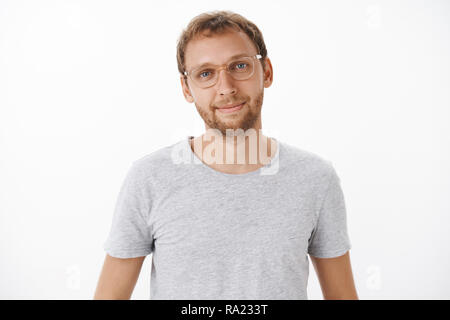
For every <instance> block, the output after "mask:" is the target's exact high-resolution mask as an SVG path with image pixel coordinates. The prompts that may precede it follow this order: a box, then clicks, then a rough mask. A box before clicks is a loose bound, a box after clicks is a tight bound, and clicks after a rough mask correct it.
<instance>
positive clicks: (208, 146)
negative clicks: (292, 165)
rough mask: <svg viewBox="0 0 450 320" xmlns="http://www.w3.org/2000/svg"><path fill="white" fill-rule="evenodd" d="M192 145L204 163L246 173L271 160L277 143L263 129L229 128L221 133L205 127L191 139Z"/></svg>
mask: <svg viewBox="0 0 450 320" xmlns="http://www.w3.org/2000/svg"><path fill="white" fill-rule="evenodd" d="M190 143H191V149H192V150H193V152H194V153H195V154H196V155H197V157H198V158H200V159H201V160H202V161H203V162H204V163H205V164H207V165H209V166H210V167H212V168H214V169H216V170H218V171H222V172H227V173H245V172H249V171H253V170H257V169H258V168H260V167H262V166H264V165H266V164H268V163H270V161H271V159H272V158H273V157H274V155H275V152H276V148H277V143H276V141H275V140H274V139H272V138H269V137H267V136H265V135H264V134H263V133H262V130H261V129H259V130H256V129H253V128H252V129H249V130H247V131H245V132H244V131H243V130H236V131H233V130H230V131H229V132H227V135H225V136H224V135H222V134H221V133H220V131H219V130H206V132H205V133H204V134H202V135H201V136H200V137H197V138H194V139H192V140H190Z"/></svg>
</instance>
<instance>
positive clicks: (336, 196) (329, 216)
mask: <svg viewBox="0 0 450 320" xmlns="http://www.w3.org/2000/svg"><path fill="white" fill-rule="evenodd" d="M329 169H330V170H329V171H330V175H329V179H328V181H329V182H328V187H327V189H326V193H325V195H324V197H323V202H322V205H321V206H320V209H319V211H318V217H317V221H316V224H315V226H314V229H313V232H312V234H311V237H310V239H309V242H308V253H309V254H310V255H312V256H314V257H318V258H334V257H338V256H341V255H343V254H345V253H346V252H347V251H348V250H350V248H351V243H350V239H349V236H348V230H347V213H346V207H345V201H344V195H343V192H342V188H341V185H340V179H339V177H338V176H337V174H336V171H335V169H334V168H333V167H332V166H331V164H330V167H329Z"/></svg>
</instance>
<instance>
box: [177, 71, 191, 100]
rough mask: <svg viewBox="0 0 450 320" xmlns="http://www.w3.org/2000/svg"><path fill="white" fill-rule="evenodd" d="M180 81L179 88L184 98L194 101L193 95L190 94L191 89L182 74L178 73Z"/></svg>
mask: <svg viewBox="0 0 450 320" xmlns="http://www.w3.org/2000/svg"><path fill="white" fill-rule="evenodd" d="M180 81H181V88H182V90H183V95H184V98H185V99H186V101H187V102H189V103H192V102H194V97H193V96H192V94H191V89H189V86H188V84H187V79H186V78H185V77H184V76H183V75H180Z"/></svg>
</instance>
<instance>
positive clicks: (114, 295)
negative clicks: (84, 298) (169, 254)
mask: <svg viewBox="0 0 450 320" xmlns="http://www.w3.org/2000/svg"><path fill="white" fill-rule="evenodd" d="M144 259H145V256H142V257H136V258H126V259H122V258H115V257H112V256H110V255H108V254H106V257H105V261H104V264H103V268H102V271H101V274H100V278H99V280H98V284H97V289H96V291H95V295H94V300H97V299H108V300H112V299H118V300H119V299H120V300H125V299H130V297H131V294H132V293H133V290H134V287H135V285H136V282H137V279H138V278H139V273H140V271H141V268H142V264H143V262H144Z"/></svg>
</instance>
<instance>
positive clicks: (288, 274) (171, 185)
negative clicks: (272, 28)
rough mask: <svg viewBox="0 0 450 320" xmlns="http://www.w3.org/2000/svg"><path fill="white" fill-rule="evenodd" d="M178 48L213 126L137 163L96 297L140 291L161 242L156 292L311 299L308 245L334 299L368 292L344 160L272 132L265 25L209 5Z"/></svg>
mask: <svg viewBox="0 0 450 320" xmlns="http://www.w3.org/2000/svg"><path fill="white" fill-rule="evenodd" d="M177 60H178V69H179V71H180V80H181V86H182V91H183V95H184V97H185V98H186V100H187V101H188V102H190V103H192V102H194V103H195V106H196V108H197V111H198V112H199V114H200V116H201V117H202V119H203V120H204V122H205V129H206V131H205V134H203V135H202V136H200V137H197V138H194V137H191V136H189V137H186V139H183V140H182V141H179V142H177V143H175V144H173V145H171V146H168V147H165V148H162V149H160V150H157V151H155V152H153V153H151V154H149V155H147V156H145V157H143V158H141V159H139V160H136V161H135V162H134V163H133V165H132V166H131V168H130V170H129V172H128V175H127V177H126V179H125V182H124V184H123V186H122V189H121V191H120V194H119V197H118V200H117V204H116V209H115V212H114V219H113V223H112V227H111V231H110V234H109V237H108V239H107V241H106V243H105V245H104V249H105V250H106V252H107V255H106V258H105V262H104V266H103V269H102V272H101V276H100V279H99V282H98V285H97V290H96V292H95V297H94V299H129V298H130V297H131V294H132V291H133V289H134V286H135V284H136V281H137V279H138V276H139V273H140V270H141V266H142V263H143V261H144V259H145V257H146V256H147V255H149V254H151V253H152V254H153V255H152V258H153V260H152V274H151V290H150V297H151V299H307V292H306V286H307V281H308V268H309V261H308V254H309V255H310V257H311V260H312V263H313V266H314V269H315V271H316V273H317V275H318V278H319V282H320V285H321V288H322V292H323V295H324V298H325V299H358V297H357V293H356V290H355V285H354V281H353V276H352V270H351V264H350V257H349V252H348V251H349V249H350V247H351V245H350V241H349V237H348V233H347V225H346V210H345V204H344V198H343V194H342V190H341V188H340V181H339V178H338V176H337V174H336V172H335V170H334V168H333V167H332V165H331V163H330V162H329V161H326V160H323V159H322V158H320V157H319V156H317V155H314V154H312V153H309V152H306V151H303V150H301V149H299V148H297V147H293V146H290V145H288V144H286V143H284V142H281V141H279V140H277V139H275V138H269V137H266V136H264V135H263V134H262V131H261V107H262V103H263V93H264V88H268V87H270V85H271V84H272V81H273V69H272V64H271V62H270V59H269V58H268V57H267V50H266V47H265V44H264V40H263V37H262V34H261V32H260V30H259V29H258V28H257V27H256V26H255V25H254V24H253V23H252V22H250V21H248V20H247V19H245V18H244V17H242V16H240V15H238V14H235V13H232V12H228V11H225V12H224V11H219V12H210V13H205V14H202V15H199V16H197V17H196V18H194V19H193V20H192V21H191V22H190V24H189V25H188V27H187V29H186V30H184V32H183V33H182V35H181V37H180V39H179V43H178V46H177ZM255 160H256V161H255Z"/></svg>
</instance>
